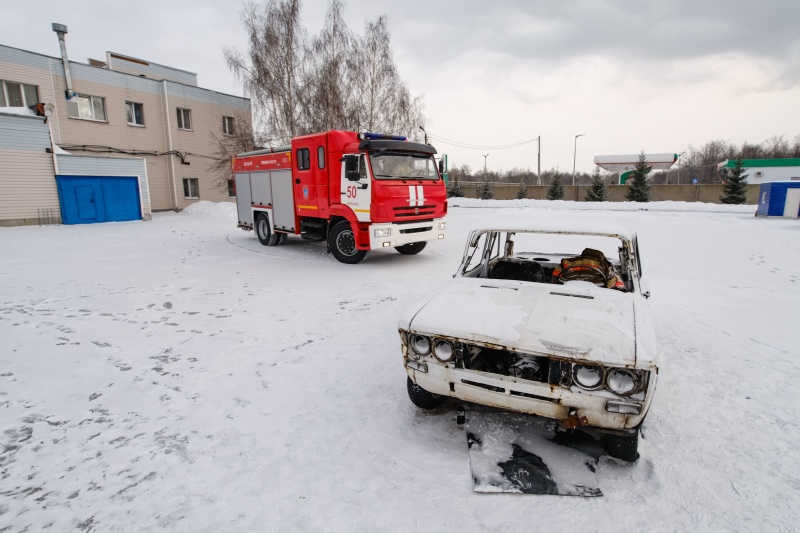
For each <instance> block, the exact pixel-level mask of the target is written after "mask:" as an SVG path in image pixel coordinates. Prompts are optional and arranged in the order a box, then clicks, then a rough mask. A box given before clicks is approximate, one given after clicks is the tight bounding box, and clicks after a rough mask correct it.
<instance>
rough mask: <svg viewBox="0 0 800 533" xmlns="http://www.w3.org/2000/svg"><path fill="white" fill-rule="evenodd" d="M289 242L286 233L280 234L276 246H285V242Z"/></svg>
mask: <svg viewBox="0 0 800 533" xmlns="http://www.w3.org/2000/svg"><path fill="white" fill-rule="evenodd" d="M288 240H289V235H288V234H286V233H281V234H280V238H279V240H278V244H286V241H288Z"/></svg>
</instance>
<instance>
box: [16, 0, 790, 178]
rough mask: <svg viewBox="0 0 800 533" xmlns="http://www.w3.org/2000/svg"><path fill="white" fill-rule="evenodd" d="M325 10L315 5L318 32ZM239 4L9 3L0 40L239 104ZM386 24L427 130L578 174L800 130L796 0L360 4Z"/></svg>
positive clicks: (359, 10) (355, 12)
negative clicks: (148, 66) (111, 62)
mask: <svg viewBox="0 0 800 533" xmlns="http://www.w3.org/2000/svg"><path fill="white" fill-rule="evenodd" d="M326 6H327V2H322V1H319V2H312V1H308V0H307V1H306V2H305V5H304V7H303V19H304V21H305V24H306V27H307V29H308V32H309V34H315V33H317V32H318V31H319V29H320V27H321V26H322V22H323V18H324V13H325V9H326ZM240 12H241V4H240V3H236V2H221V1H209V0H174V1H173V0H161V1H154V0H138V1H137V2H133V3H116V2H100V1H95V2H91V1H84V0H72V1H70V2H63V1H59V2H54V1H52V0H39V1H37V2H36V3H35V4H30V3H24V2H3V5H2V7H0V28H1V30H0V43H2V44H5V45H9V46H14V47H17V48H22V49H26V50H31V51H35V52H39V53H43V54H48V55H52V56H58V55H59V49H58V41H57V38H56V35H55V33H53V32H52V31H51V29H50V23H51V22H60V23H62V24H66V25H67V26H68V27H69V34H68V36H67V47H68V53H69V56H70V59H71V60H73V61H82V62H85V61H86V59H87V58H89V57H91V58H97V59H101V60H102V59H104V58H105V52H106V51H114V52H119V53H122V54H127V55H131V56H135V57H139V58H142V59H147V60H149V61H153V62H156V63H161V64H164V65H169V66H174V67H178V68H182V69H184V70H189V71H192V72H196V73H197V74H198V80H199V84H200V86H201V87H205V88H209V89H214V90H217V91H221V92H227V93H230V94H237V95H241V94H242V89H241V87H240V86H239V85H238V84H237V83H236V82H235V80H234V79H233V76H232V75H231V73H230V72H229V71H228V69H227V67H226V65H225V63H224V61H223V58H222V52H221V49H222V47H223V46H225V45H227V46H233V47H236V48H239V49H240V50H246V39H245V35H244V33H243V30H242V25H241V21H240V18H239V15H240ZM380 14H386V15H388V20H389V27H390V29H391V33H392V45H393V49H394V54H395V61H396V63H397V65H398V67H399V69H400V72H401V75H402V77H403V79H404V80H405V81H406V83H407V84H408V86H409V88H410V89H411V91H412V93H414V94H422V95H423V98H424V103H425V111H426V115H427V117H428V124H427V129H428V130H429V131H430V132H432V133H433V134H434V135H437V136H439V137H442V138H445V139H450V140H454V141H458V142H461V143H468V144H473V145H482V146H499V145H507V144H513V143H518V142H521V141H525V140H528V139H531V138H534V137H538V136H540V135H541V138H542V169H543V170H544V169H548V168H551V167H556V166H558V167H559V168H560V169H561V170H562V171H567V172H571V171H572V165H573V149H574V142H575V135H576V134H579V133H584V134H585V136H584V137H581V138H579V139H578V142H577V168H578V171H587V172H589V171H591V170H592V169H593V167H594V165H593V163H592V160H593V158H594V156H595V155H602V154H627V153H638V152H639V151H640V150H644V151H645V152H649V153H662V152H675V153H680V152H681V151H683V150H685V149H686V148H687V147H688V146H689V145H690V144H693V145H695V146H699V145H702V144H703V143H705V142H706V141H709V140H713V139H724V140H728V141H732V142H735V143H737V144H739V143H741V142H743V141H750V142H761V141H763V140H765V139H766V138H768V137H771V136H774V135H784V136H786V137H787V138H788V139H792V138H794V137H795V136H796V135H798V134H800V25H798V21H799V20H800V1H798V0H761V1H760V2H754V1H752V0H748V1H745V0H693V1H690V0H660V1H658V2H652V1H642V0H639V1H633V0H630V1H624V0H572V1H562V2H557V1H554V0H527V1H525V0H522V1H505V2H504V1H494V2H486V1H483V2H479V1H474V0H462V1H431V0H424V1H422V0H403V1H401V2H377V1H375V0H371V1H370V0H349V1H347V2H346V20H347V21H348V24H349V26H350V28H351V29H352V30H355V31H358V32H361V30H362V28H363V25H364V22H365V21H366V20H367V19H373V18H375V17H376V16H378V15H380ZM434 144H435V145H436V147H437V148H438V150H439V152H440V153H448V154H450V158H451V164H453V163H454V164H462V163H469V164H470V165H471V166H472V167H473V169H479V168H480V169H482V168H483V164H484V158H483V154H487V153H488V154H489V156H488V158H487V159H486V162H487V164H488V167H489V168H490V169H492V170H501V169H504V170H507V169H510V168H513V167H528V168H531V169H533V170H535V169H536V143H535V142H533V143H530V144H527V145H524V146H522V147H519V148H514V149H508V150H495V149H483V150H480V149H479V150H465V149H460V148H455V147H452V146H448V145H447V144H444V143H443V142H439V143H434Z"/></svg>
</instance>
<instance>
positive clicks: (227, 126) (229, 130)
mask: <svg viewBox="0 0 800 533" xmlns="http://www.w3.org/2000/svg"><path fill="white" fill-rule="evenodd" d="M222 133H224V134H225V135H233V117H222Z"/></svg>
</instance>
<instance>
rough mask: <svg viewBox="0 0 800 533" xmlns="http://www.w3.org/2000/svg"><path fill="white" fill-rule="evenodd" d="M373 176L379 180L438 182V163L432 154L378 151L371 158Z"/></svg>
mask: <svg viewBox="0 0 800 533" xmlns="http://www.w3.org/2000/svg"><path fill="white" fill-rule="evenodd" d="M369 160H370V164H371V165H372V175H373V176H375V179H379V180H392V179H402V180H436V179H439V174H438V173H437V171H436V162H435V161H434V160H433V156H432V155H430V154H420V153H414V152H393V151H383V150H381V151H378V152H374V153H371V154H370V156H369Z"/></svg>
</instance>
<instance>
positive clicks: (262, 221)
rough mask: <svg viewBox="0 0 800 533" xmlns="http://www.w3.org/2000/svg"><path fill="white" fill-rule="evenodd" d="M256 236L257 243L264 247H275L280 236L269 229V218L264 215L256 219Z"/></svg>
mask: <svg viewBox="0 0 800 533" xmlns="http://www.w3.org/2000/svg"><path fill="white" fill-rule="evenodd" d="M256 236H257V237H258V242H260V243H261V244H263V245H264V246H275V245H276V244H278V241H279V240H280V235H277V234H276V233H274V232H273V231H272V230H271V229H270V227H269V217H268V216H267V214H266V213H261V214H260V215H258V217H257V218H256Z"/></svg>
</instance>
